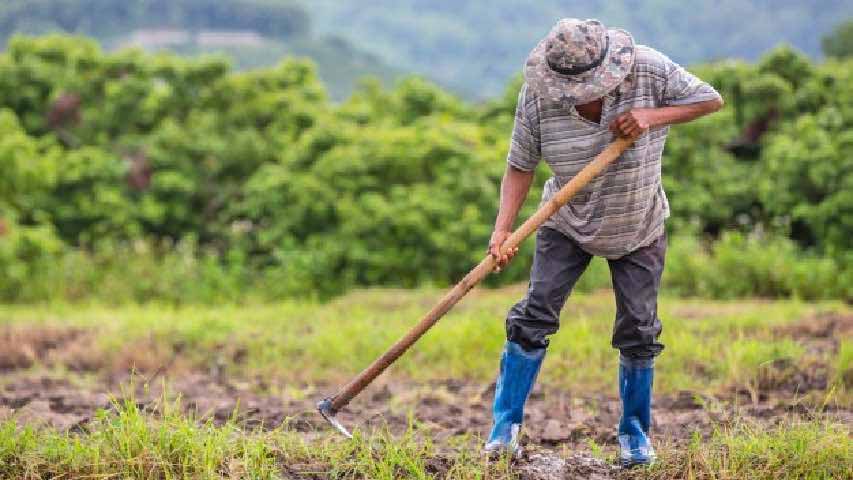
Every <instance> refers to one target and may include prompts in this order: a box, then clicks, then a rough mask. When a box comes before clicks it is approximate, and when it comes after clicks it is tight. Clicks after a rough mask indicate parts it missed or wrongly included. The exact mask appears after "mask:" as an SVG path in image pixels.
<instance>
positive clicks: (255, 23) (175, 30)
mask: <svg viewBox="0 0 853 480" xmlns="http://www.w3.org/2000/svg"><path fill="white" fill-rule="evenodd" d="M57 32H59V33H72V34H78V35H86V36H91V37H94V38H96V39H98V40H99V41H100V42H101V44H103V45H104V46H106V47H107V48H110V49H117V48H122V47H141V48H144V49H146V50H149V51H153V50H171V51H175V52H179V53H182V54H188V55H198V54H204V53H221V54H225V55H227V56H228V57H230V58H231V59H232V61H233V62H234V64H235V66H237V67H238V68H241V69H245V68H253V67H259V66H267V65H272V64H275V63H278V62H279V61H280V60H281V58H282V57H284V56H300V57H309V58H311V59H312V60H314V62H315V63H317V65H318V72H319V75H320V77H321V78H322V79H323V81H324V83H326V85H327V87H328V89H329V92H330V94H331V96H332V97H333V98H338V99H340V98H343V97H345V96H347V95H348V94H349V93H350V92H351V91H352V89H353V87H354V86H355V83H356V82H357V81H358V79H359V78H361V77H363V76H365V75H372V76H377V77H379V78H381V79H383V80H386V81H388V80H390V79H392V78H394V77H396V76H398V73H397V72H396V71H395V70H394V69H392V68H390V67H388V66H387V65H384V64H383V62H382V60H380V59H379V57H377V56H376V55H373V54H371V53H369V52H365V51H364V50H362V49H360V48H358V47H357V46H356V44H355V43H352V42H350V41H348V40H345V39H343V38H341V37H339V36H335V35H315V34H314V33H313V32H312V28H311V18H310V16H309V14H308V12H307V10H306V9H305V8H303V7H302V6H301V5H299V4H297V3H295V2H293V1H291V0H227V1H219V0H127V1H115V0H8V1H6V2H3V4H0V42H2V43H6V41H7V40H8V39H9V38H10V37H11V36H12V35H14V34H29V35H41V34H47V33H57Z"/></svg>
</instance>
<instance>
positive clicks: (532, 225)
mask: <svg viewBox="0 0 853 480" xmlns="http://www.w3.org/2000/svg"><path fill="white" fill-rule="evenodd" d="M633 141H634V139H633V138H625V137H620V138H617V139H616V140H614V141H613V143H611V144H610V145H608V146H607V148H605V149H604V150H603V151H602V152H601V153H600V154H598V156H597V157H595V159H593V161H592V162H590V163H589V164H588V165H587V166H585V167H584V168H583V169H582V170H581V171H580V172H578V174H577V175H575V176H574V177H572V179H571V180H569V182H568V183H566V185H565V186H564V187H563V188H561V189H560V191H558V192H557V194H556V195H554V196H553V197H552V198H551V199H550V200H549V201H548V202H547V203H545V204H544V205H542V206H541V207H540V208H539V210H537V211H536V213H534V214H533V216H531V217H530V218H528V219H527V221H526V222H524V223H523V224H521V226H520V227H518V229H516V230H515V231H514V232H513V233H512V235H510V236H509V238H507V240H506V242H504V244H503V245H501V253H507V252H509V251H510V249H513V248H515V247H517V246H519V245H520V244H521V242H523V241H524V240H525V239H526V238H527V237H528V236H530V234H532V233H533V232H534V231H536V229H537V228H539V227H540V226H541V225H542V224H543V223H545V221H546V220H548V219H549V218H551V216H552V215H554V214H555V213H556V212H557V210H559V209H560V208H561V207H562V206H563V205H565V204H566V203H568V201H569V200H570V199H571V198H572V197H573V196H575V194H576V193H578V191H580V190H581V189H583V188H584V187H585V186H586V185H587V184H589V182H590V181H591V180H592V179H593V178H595V177H596V176H598V175H599V174H600V173H602V172H603V171H604V170H605V169H606V168H607V167H608V166H609V165H610V164H611V163H613V162H614V161H615V160H616V159H617V158H619V155H621V154H622V152H624V151H625V149H627V148H628V147H629V146H630V145H631V143H633ZM496 266H497V264H496V261H495V259H494V257H492V256H491V255H486V258H484V259H483V260H482V261H481V262H480V263H479V265H477V266H476V267H474V269H473V270H471V271H470V272H468V274H467V275H465V278H463V279H462V280H461V281H460V282H459V283H457V284H456V285H455V286H454V287H453V288H452V289H451V290H450V291H449V292H447V294H445V295H444V298H442V299H441V301H439V302H438V303H437V304H436V305H435V306H434V307H432V309H431V310H430V311H429V312H427V314H426V315H424V317H423V318H422V319H421V321H420V322H418V324H417V325H415V326H414V327H413V328H412V329H411V330H410V331H409V333H407V334H406V335H405V336H404V337H403V338H401V339H400V340H398V341H397V343H395V344H394V345H392V346H391V348H389V349H388V351H386V352H385V353H384V354H382V356H381V357H379V358H377V359H376V360H374V361H373V363H371V364H370V366H368V367H367V368H366V369H364V371H362V372H361V373H359V374H358V375H357V376H356V377H355V378H353V379H352V380H351V381H350V382H349V383H348V384H347V385H345V386H344V387H343V388H342V389H341V390H340V391H339V392H338V393H337V395H335V396H334V397H332V398H331V399H328V400H327V401H330V402H331V403H330V404H328V407H330V408H328V410H329V411H328V413H330V414H332V415H334V414H335V413H337V412H338V411H339V410H340V409H341V408H343V407H345V406H346V405H347V404H348V403H349V402H350V401H351V400H352V399H353V398H354V397H355V396H356V395H358V394H359V393H361V391H362V390H364V388H365V387H367V386H368V385H369V384H370V382H372V381H373V380H374V379H375V378H376V377H378V376H379V375H380V374H381V373H382V372H383V371H385V369H386V368H388V366H390V365H391V364H392V363H394V362H395V361H396V360H397V359H398V358H400V356H401V355H403V353H405V352H406V350H408V349H409V347H411V346H412V345H413V344H414V343H415V342H417V341H418V339H419V338H421V336H423V334H424V333H426V331H427V330H429V329H430V328H432V326H433V325H435V324H436V322H438V320H439V319H441V317H442V316H444V314H445V313H447V312H448V311H449V310H450V309H451V308H453V306H454V305H456V303H457V302H459V300H461V299H462V297H464V296H465V294H467V293H468V292H469V291H470V290H471V289H472V288H474V286H476V285H477V284H478V283H480V281H481V280H483V279H484V278H486V275H488V274H489V273H491V272H492V271H493V270H494V269H495V267H496Z"/></svg>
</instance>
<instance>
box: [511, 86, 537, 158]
mask: <svg viewBox="0 0 853 480" xmlns="http://www.w3.org/2000/svg"><path fill="white" fill-rule="evenodd" d="M531 96H532V94H530V93H528V88H527V84H524V85H523V86H522V87H521V91H520V92H519V93H518V105H516V107H515V124H514V125H513V128H512V137H511V139H510V145H509V153H508V154H507V163H509V164H510V165H511V166H512V167H514V168H516V169H518V170H522V171H524V172H530V171H532V170H534V169H535V168H536V166H537V165H538V164H539V161H540V160H541V158H542V149H541V144H540V137H539V108H538V102H537V101H536V98H535V97H534V98H529V97H531Z"/></svg>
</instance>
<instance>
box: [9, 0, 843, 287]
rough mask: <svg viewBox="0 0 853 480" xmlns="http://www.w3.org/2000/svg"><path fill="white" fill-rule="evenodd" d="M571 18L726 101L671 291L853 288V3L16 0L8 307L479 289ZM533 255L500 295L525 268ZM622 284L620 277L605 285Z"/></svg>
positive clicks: (693, 190) (694, 126) (682, 215)
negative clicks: (695, 78)
mask: <svg viewBox="0 0 853 480" xmlns="http://www.w3.org/2000/svg"><path fill="white" fill-rule="evenodd" d="M565 16H574V17H581V18H599V19H601V20H602V21H603V22H605V24H607V25H609V26H612V27H622V28H625V29H627V30H629V31H631V32H632V34H633V35H634V36H635V38H636V39H637V41H638V42H640V43H644V44H648V45H651V46H653V47H655V48H657V49H659V50H661V51H663V52H664V53H666V54H667V55H669V56H670V57H671V58H673V59H674V60H675V61H677V62H680V63H682V64H684V65H686V66H688V68H689V69H690V70H691V71H693V72H694V73H696V74H698V75H699V76H701V77H702V78H703V79H705V80H707V81H709V82H711V83H712V84H713V85H714V86H715V87H716V88H717V89H718V90H719V91H720V92H721V93H722V94H723V96H724V98H725V99H726V102H727V103H726V107H725V109H724V110H723V111H722V112H720V113H718V114H716V115H713V116H711V117H708V118H705V119H702V120H700V121H698V122H695V123H691V124H688V125H683V126H678V127H676V128H675V129H674V132H673V134H672V135H671V136H670V139H669V143H668V145H667V150H666V153H665V159H664V177H665V178H664V185H665V188H666V191H667V193H668V196H669V198H670V202H671V205H672V209H673V212H672V218H671V219H670V221H669V224H668V228H669V233H670V238H671V241H670V245H671V247H670V254H669V258H668V269H667V272H666V274H665V280H664V281H665V283H666V291H667V292H670V293H673V294H679V295H689V296H701V297H711V298H733V297H743V296H761V297H796V298H803V299H808V300H813V299H841V300H847V301H850V300H853V252H852V251H851V250H853V248H851V247H853V130H851V124H853V81H851V80H853V79H851V74H853V60H851V58H850V56H851V54H853V20H851V18H853V3H851V2H847V1H842V0H821V1H813V2H795V1H787V0H780V1H766V0H738V1H734V0H724V1H696V2H680V1H675V0H619V1H609V2H599V1H592V0H583V1H576V2H564V1H558V0H543V1H538V2H522V1H518V0H491V1H489V2H485V1H468V2H458V1H449V0H429V1H427V0H397V1H390V0H376V1H371V2H342V1H332V0H313V1H308V0H303V1H297V0H125V1H117V0H5V1H4V2H2V4H0V41H2V46H3V51H2V53H0V131H2V132H3V133H2V135H0V171H2V175H0V300H2V301H4V302H13V303H16V302H23V303H27V302H44V301H63V302H65V301H72V302H73V301H88V300H96V301H102V302H117V303H122V302H147V301H152V300H156V301H162V302H167V303H209V302H245V301H252V300H259V301H266V300H272V299H280V298H287V297H300V298H304V297H315V298H320V299H325V298H330V297H333V296H337V295H340V294H343V293H344V292H346V291H347V290H349V289H352V288H354V287H360V286H377V285H381V286H394V287H416V286H423V285H426V286H429V285H435V286H444V285H448V284H451V283H453V282H455V281H456V280H458V279H459V278H460V277H461V276H462V275H463V274H464V273H465V272H467V270H468V269H469V268H470V267H471V266H472V265H473V264H474V263H475V262H477V261H479V259H480V258H481V257H482V256H483V254H484V253H485V246H486V243H487V241H488V238H489V234H490V233H491V227H492V224H493V221H494V216H495V213H496V209H497V202H498V186H499V182H500V178H501V174H502V173H503V169H504V166H505V163H504V161H505V155H506V151H507V146H508V141H509V133H510V129H511V126H512V118H513V112H514V107H515V100H516V95H517V92H518V88H519V86H520V84H521V77H520V68H521V65H522V63H523V61H524V58H525V57H526V55H527V52H528V51H529V50H530V49H531V48H532V47H533V45H534V44H535V43H536V42H537V41H538V40H539V39H540V38H541V37H542V36H543V35H545V34H546V33H547V31H548V30H549V29H550V28H551V26H552V25H553V23H554V22H555V21H556V20H557V19H558V18H561V17H565ZM548 175H549V173H548V171H547V167H545V166H542V167H541V168H540V170H539V171H538V175H537V182H538V183H537V186H536V187H534V188H533V189H532V191H531V195H530V198H529V200H528V202H527V204H526V207H525V210H524V211H523V212H522V215H523V216H524V215H528V214H530V213H531V212H532V211H533V210H534V209H535V207H536V206H537V203H538V198H539V195H540V191H541V190H540V188H541V184H542V182H544V180H545V179H546V178H547V177H548ZM531 249H532V242H528V243H527V244H526V245H525V251H524V252H523V254H522V255H521V256H520V257H519V260H518V261H516V262H514V264H513V265H512V266H511V268H509V269H508V270H507V271H506V273H504V274H502V275H501V276H500V277H496V278H491V279H490V280H489V282H490V284H491V285H493V286H494V285H499V284H502V283H512V282H521V281H524V280H526V274H527V269H528V268H529V261H530V253H531ZM608 284H609V276H608V274H607V271H606V265H605V264H603V263H600V262H598V263H594V264H593V266H592V267H591V271H590V272H589V273H588V274H587V275H586V276H585V278H584V280H583V284H582V285H581V286H580V288H581V289H587V290H589V289H595V288H599V287H606V286H608Z"/></svg>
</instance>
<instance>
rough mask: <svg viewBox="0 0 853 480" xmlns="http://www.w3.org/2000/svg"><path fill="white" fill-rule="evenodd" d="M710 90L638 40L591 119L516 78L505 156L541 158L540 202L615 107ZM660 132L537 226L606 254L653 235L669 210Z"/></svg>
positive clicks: (683, 98) (591, 154)
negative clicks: (546, 173) (545, 172)
mask: <svg viewBox="0 0 853 480" xmlns="http://www.w3.org/2000/svg"><path fill="white" fill-rule="evenodd" d="M718 98H720V95H719V93H717V91H716V90H714V88H713V87H711V86H710V85H708V84H707V83H705V82H703V81H701V80H699V79H698V78H697V77H695V76H694V75H692V74H691V73H690V72H688V71H687V70H685V69H684V68H682V67H680V66H679V65H677V64H676V63H674V62H673V61H672V60H670V59H669V58H667V57H666V56H665V55H663V54H662V53H660V52H658V51H656V50H654V49H652V48H649V47H646V46H643V45H638V46H637V51H636V56H635V59H634V67H633V70H632V72H631V74H629V75H628V77H627V78H626V79H625V80H624V81H623V82H622V83H621V84H620V86H619V87H617V88H616V89H614V90H613V91H611V92H610V93H608V94H607V95H606V96H605V97H604V98H603V99H602V101H603V104H602V110H601V121H600V122H599V123H598V124H596V123H594V122H592V121H590V120H587V119H585V118H583V117H582V116H581V115H580V114H578V112H577V111H576V110H575V108H574V107H572V106H565V105H563V104H558V103H553V102H549V101H546V100H544V99H541V98H538V97H537V96H536V95H535V94H534V92H533V91H532V90H529V89H528V88H527V84H525V85H523V86H522V88H521V92H520V93H519V95H518V106H517V107H516V113H515V125H514V127H513V132H512V141H511V142H510V149H509V154H508V155H507V162H508V163H509V164H510V165H511V166H512V167H514V168H516V169H518V170H522V171H532V170H533V169H534V168H536V166H537V164H538V163H539V161H540V159H545V162H546V163H547V164H548V166H549V167H550V168H551V171H552V173H553V176H552V177H551V178H550V179H549V180H548V181H547V182H546V183H545V188H544V191H543V193H542V202H543V203H544V202H546V201H548V200H549V199H550V198H551V197H552V196H553V195H554V194H555V193H556V192H557V191H558V190H559V189H560V188H562V187H563V186H564V185H565V184H566V182H568V181H569V180H570V179H571V178H572V177H574V176H575V175H576V174H577V173H578V172H579V171H580V170H581V169H582V168H583V167H584V166H586V165H587V164H588V163H590V162H591V161H592V160H593V159H594V158H595V156H596V155H598V154H599V153H600V152H601V151H602V150H604V148H605V147H606V146H607V145H608V144H609V143H610V142H611V141H612V140H613V134H612V133H611V132H610V130H609V129H608V125H609V124H610V122H611V121H612V120H614V119H615V118H616V117H618V116H619V115H620V114H622V113H624V112H627V111H629V110H632V109H635V108H655V107H661V106H667V105H683V104H689V103H696V102H702V101H706V100H714V99H718ZM668 132H669V128H668V127H665V126H664V127H655V128H652V129H649V131H648V132H645V133H644V134H643V135H642V136H640V137H639V138H638V139H637V141H636V142H635V143H634V144H633V145H632V146H631V147H630V148H629V149H628V150H626V151H625V153H623V154H622V156H621V157H620V158H619V159H618V160H616V162H614V163H613V164H611V165H610V166H609V167H608V169H607V170H606V171H605V172H604V173H603V174H601V175H600V176H598V177H597V178H595V179H594V180H593V181H592V182H590V184H589V185H587V186H586V187H585V188H584V189H582V190H581V191H580V192H578V194H577V195H575V196H574V198H572V199H571V201H570V202H569V203H568V204H567V205H566V206H564V207H563V208H561V209H560V210H559V211H558V212H557V213H556V214H554V216H552V217H551V219H549V220H548V221H547V222H546V223H545V226H548V227H551V228H554V229H556V230H558V231H560V232H562V233H564V234H565V235H567V236H569V237H570V238H572V239H573V240H574V241H575V242H577V243H578V244H579V245H580V247H581V248H583V249H584V250H585V251H587V252H589V253H590V254H593V255H599V256H603V257H606V258H611V259H612V258H619V257H621V256H623V255H626V254H628V253H630V252H632V251H634V250H636V249H638V248H640V247H644V246H647V245H649V244H650V243H652V242H653V241H654V240H656V239H657V238H658V237H659V236H660V235H661V234H662V233H663V230H664V220H665V219H666V218H667V217H668V216H669V204H668V202H667V199H666V194H665V193H664V191H663V185H662V184H661V154H662V153H663V147H664V142H665V141H666V135H667V133H668Z"/></svg>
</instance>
